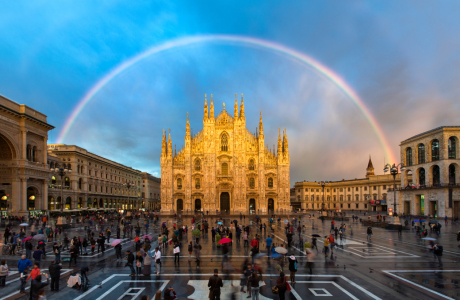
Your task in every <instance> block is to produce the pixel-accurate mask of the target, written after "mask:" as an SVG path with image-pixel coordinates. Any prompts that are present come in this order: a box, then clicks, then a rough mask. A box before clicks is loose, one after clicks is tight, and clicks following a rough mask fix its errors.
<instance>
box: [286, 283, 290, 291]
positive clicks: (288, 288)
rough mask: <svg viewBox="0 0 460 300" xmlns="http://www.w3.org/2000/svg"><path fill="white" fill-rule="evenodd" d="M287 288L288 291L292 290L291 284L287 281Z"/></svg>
mask: <svg viewBox="0 0 460 300" xmlns="http://www.w3.org/2000/svg"><path fill="white" fill-rule="evenodd" d="M286 289H287V290H288V291H290V290H291V285H290V284H289V283H288V282H287V281H286Z"/></svg>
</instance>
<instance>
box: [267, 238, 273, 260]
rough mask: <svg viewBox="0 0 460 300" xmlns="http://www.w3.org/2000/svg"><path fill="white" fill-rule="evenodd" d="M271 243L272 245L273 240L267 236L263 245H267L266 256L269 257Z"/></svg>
mask: <svg viewBox="0 0 460 300" xmlns="http://www.w3.org/2000/svg"><path fill="white" fill-rule="evenodd" d="M272 243H273V240H272V238H271V237H270V236H268V237H267V238H266V239H265V244H266V245H267V255H268V256H270V254H271V252H272V251H271V247H272Z"/></svg>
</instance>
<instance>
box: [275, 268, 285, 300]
mask: <svg viewBox="0 0 460 300" xmlns="http://www.w3.org/2000/svg"><path fill="white" fill-rule="evenodd" d="M276 287H278V296H279V297H280V300H285V299H286V290H287V281H286V277H285V276H284V273H283V272H281V273H280V277H278V280H276Z"/></svg>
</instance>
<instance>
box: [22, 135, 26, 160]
mask: <svg viewBox="0 0 460 300" xmlns="http://www.w3.org/2000/svg"><path fill="white" fill-rule="evenodd" d="M21 139H22V153H21V159H26V158H27V130H21Z"/></svg>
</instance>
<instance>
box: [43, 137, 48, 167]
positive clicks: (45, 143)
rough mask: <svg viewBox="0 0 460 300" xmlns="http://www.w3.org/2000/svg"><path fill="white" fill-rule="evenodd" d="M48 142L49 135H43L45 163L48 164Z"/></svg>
mask: <svg viewBox="0 0 460 300" xmlns="http://www.w3.org/2000/svg"><path fill="white" fill-rule="evenodd" d="M47 142H48V136H44V137H43V153H42V155H43V157H42V159H43V163H44V164H45V165H46V164H47V163H48V151H47V150H48V149H47V148H48V145H47Z"/></svg>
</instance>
